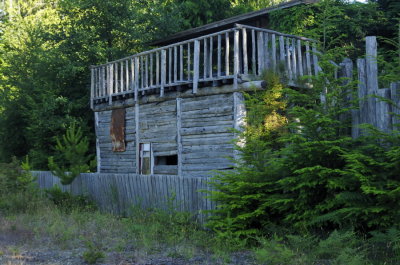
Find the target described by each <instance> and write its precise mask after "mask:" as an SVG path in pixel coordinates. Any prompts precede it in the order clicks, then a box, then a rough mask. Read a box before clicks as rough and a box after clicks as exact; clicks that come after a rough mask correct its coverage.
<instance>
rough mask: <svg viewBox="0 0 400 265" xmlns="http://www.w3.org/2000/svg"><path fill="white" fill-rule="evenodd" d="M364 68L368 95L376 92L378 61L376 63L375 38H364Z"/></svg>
mask: <svg viewBox="0 0 400 265" xmlns="http://www.w3.org/2000/svg"><path fill="white" fill-rule="evenodd" d="M365 42H366V43H365V45H366V46H365V50H366V57H365V66H366V68H365V69H366V75H367V90H368V93H369V94H373V93H375V92H376V91H378V87H379V86H378V61H377V50H378V49H377V42H376V37H375V36H368V37H366V38H365Z"/></svg>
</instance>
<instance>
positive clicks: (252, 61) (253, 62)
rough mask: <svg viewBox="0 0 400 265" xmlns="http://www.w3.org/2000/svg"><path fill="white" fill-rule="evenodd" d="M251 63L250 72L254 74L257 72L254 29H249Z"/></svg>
mask: <svg viewBox="0 0 400 265" xmlns="http://www.w3.org/2000/svg"><path fill="white" fill-rule="evenodd" d="M251 63H252V72H253V74H254V75H256V74H257V65H256V32H255V31H254V29H252V30H251Z"/></svg>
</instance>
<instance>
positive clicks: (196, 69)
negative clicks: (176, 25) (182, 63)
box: [193, 40, 200, 94]
mask: <svg viewBox="0 0 400 265" xmlns="http://www.w3.org/2000/svg"><path fill="white" fill-rule="evenodd" d="M193 56H194V58H193V94H196V93H197V88H198V85H199V74H200V73H199V67H200V65H199V64H200V41H198V40H195V41H194V51H193Z"/></svg>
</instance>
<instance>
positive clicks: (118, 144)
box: [110, 109, 125, 152]
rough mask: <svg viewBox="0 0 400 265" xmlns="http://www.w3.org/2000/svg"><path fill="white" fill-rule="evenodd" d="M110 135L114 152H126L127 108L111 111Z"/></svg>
mask: <svg viewBox="0 0 400 265" xmlns="http://www.w3.org/2000/svg"><path fill="white" fill-rule="evenodd" d="M110 135H111V141H112V146H113V151H114V152H125V109H115V110H112V112H111V126H110Z"/></svg>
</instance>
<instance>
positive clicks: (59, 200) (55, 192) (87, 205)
mask: <svg viewBox="0 0 400 265" xmlns="http://www.w3.org/2000/svg"><path fill="white" fill-rule="evenodd" d="M45 194H46V197H47V198H48V199H50V201H52V202H53V203H54V204H55V205H56V206H57V207H59V208H60V209H61V210H63V211H65V212H71V211H72V210H78V211H94V210H96V208H97V207H96V205H95V203H94V202H93V201H92V200H90V199H89V197H87V196H85V195H72V194H71V193H70V192H67V191H62V190H61V188H60V187H59V186H57V185H55V186H54V187H52V188H51V189H47V190H45Z"/></svg>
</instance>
